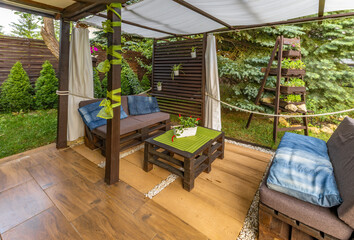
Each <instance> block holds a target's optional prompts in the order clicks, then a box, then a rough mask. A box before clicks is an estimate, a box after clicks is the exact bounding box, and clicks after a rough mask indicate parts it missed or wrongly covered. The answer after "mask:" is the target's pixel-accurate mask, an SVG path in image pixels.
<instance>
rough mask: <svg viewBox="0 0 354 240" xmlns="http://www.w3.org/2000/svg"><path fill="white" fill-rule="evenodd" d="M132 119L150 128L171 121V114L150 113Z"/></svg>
mask: <svg viewBox="0 0 354 240" xmlns="http://www.w3.org/2000/svg"><path fill="white" fill-rule="evenodd" d="M132 117H133V118H134V119H135V120H138V121H140V122H143V123H145V126H150V125H152V124H155V123H158V122H162V121H166V120H168V119H170V114H168V113H163V112H157V113H149V114H144V115H137V116H132Z"/></svg>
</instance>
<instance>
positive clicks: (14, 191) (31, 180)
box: [0, 144, 270, 240]
mask: <svg viewBox="0 0 354 240" xmlns="http://www.w3.org/2000/svg"><path fill="white" fill-rule="evenodd" d="M102 160H103V157H102V156H101V155H100V154H99V153H98V152H96V151H91V150H89V149H87V148H86V147H85V146H84V145H80V146H76V147H73V148H68V149H65V150H61V151H58V150H57V149H55V145H54V144H51V145H48V146H45V147H41V148H38V149H34V150H31V151H29V152H25V153H22V154H19V155H16V156H11V157H8V158H5V159H0V234H1V236H0V239H2V240H14V239H21V240H26V239H31V240H41V239H43V240H50V239H70V240H75V239H94V240H96V239H97V240H100V239H154V240H161V239H183V240H185V239H222V240H226V239H236V237H237V236H238V234H239V232H240V230H241V228H242V225H243V221H244V218H245V216H246V213H247V210H248V208H249V206H250V204H251V202H252V199H253V196H254V194H255V192H256V190H257V188H258V185H259V182H260V180H261V178H262V174H263V172H264V170H265V168H266V166H267V163H268V162H269V160H270V155H268V154H265V153H262V152H258V151H254V150H250V149H247V148H242V147H239V146H235V145H232V144H226V149H225V158H224V159H223V160H220V159H217V160H215V162H214V163H213V165H212V171H211V172H210V173H209V174H207V173H202V174H201V175H200V176H199V177H198V179H197V180H196V182H195V188H194V189H193V190H192V192H187V191H185V190H184V189H183V188H182V181H181V179H177V180H176V181H175V182H173V183H172V184H170V185H169V186H168V187H167V188H165V189H164V190H163V191H162V192H160V193H159V194H158V195H156V196H155V197H154V198H153V199H148V198H145V197H144V193H147V192H148V191H149V190H151V189H152V188H153V187H154V186H156V185H157V184H159V183H160V182H161V181H162V180H163V179H165V178H166V177H167V176H168V175H169V172H167V171H165V170H163V169H161V168H158V167H156V166H154V169H153V170H152V171H151V172H149V173H146V172H144V171H143V170H142V160H143V150H140V151H137V152H135V153H133V154H131V155H129V156H126V157H124V158H122V159H121V166H120V169H121V172H120V176H121V181H120V182H119V183H117V184H115V185H112V186H107V185H106V184H105V183H104V182H103V176H104V170H103V169H101V168H98V167H97V165H96V164H95V163H94V162H96V163H99V162H100V161H102Z"/></svg>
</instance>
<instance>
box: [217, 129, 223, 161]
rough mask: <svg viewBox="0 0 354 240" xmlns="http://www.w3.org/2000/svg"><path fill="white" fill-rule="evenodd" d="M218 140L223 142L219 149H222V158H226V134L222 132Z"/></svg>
mask: <svg viewBox="0 0 354 240" xmlns="http://www.w3.org/2000/svg"><path fill="white" fill-rule="evenodd" d="M218 142H220V143H221V146H220V147H219V148H218V151H221V152H222V153H221V155H220V156H219V158H220V159H224V152H225V135H224V134H222V135H221V137H220V138H219V139H218Z"/></svg>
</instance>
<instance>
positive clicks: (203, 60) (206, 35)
mask: <svg viewBox="0 0 354 240" xmlns="http://www.w3.org/2000/svg"><path fill="white" fill-rule="evenodd" d="M207 39H208V34H207V33H204V34H203V49H202V109H201V110H202V116H201V119H202V121H201V123H202V124H201V125H202V126H203V127H205V105H206V104H205V100H206V98H205V85H206V67H205V54H206V47H207Z"/></svg>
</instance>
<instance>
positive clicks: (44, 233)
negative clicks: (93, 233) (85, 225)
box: [2, 207, 81, 240]
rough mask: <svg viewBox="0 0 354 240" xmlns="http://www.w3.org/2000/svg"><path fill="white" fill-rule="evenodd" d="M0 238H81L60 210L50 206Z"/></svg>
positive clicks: (26, 239)
mask: <svg viewBox="0 0 354 240" xmlns="http://www.w3.org/2000/svg"><path fill="white" fill-rule="evenodd" d="M2 239H3V240H11V239H21V240H32V239H46V240H57V239H70V240H80V239H81V238H80V236H79V234H78V233H77V232H76V231H75V229H74V228H73V227H72V225H71V224H70V223H69V222H68V221H67V220H66V219H65V217H64V216H63V215H62V214H61V212H60V211H59V210H58V209H57V208H56V207H51V208H49V209H47V210H45V211H44V212H41V213H40V214H38V215H37V216H35V217H33V218H31V219H30V220H28V221H26V222H23V223H21V224H20V225H17V226H16V227H14V228H12V229H11V230H9V231H7V232H5V233H4V234H3V235H2Z"/></svg>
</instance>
